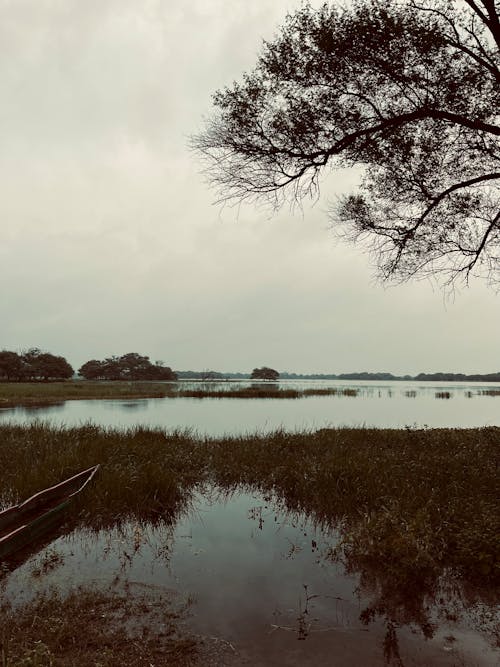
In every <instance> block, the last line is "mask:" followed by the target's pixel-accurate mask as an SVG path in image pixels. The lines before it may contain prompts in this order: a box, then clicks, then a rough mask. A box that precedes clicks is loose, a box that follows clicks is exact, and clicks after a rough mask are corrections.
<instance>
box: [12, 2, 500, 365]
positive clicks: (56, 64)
mask: <svg viewBox="0 0 500 667" xmlns="http://www.w3.org/2000/svg"><path fill="white" fill-rule="evenodd" d="M293 6H294V5H293V4H291V5H290V4H289V3H288V2H275V1H273V2H271V0H259V1H258V2H255V3H250V4H249V3H243V2H236V3H235V2H231V3H229V2H227V1H222V0H219V1H218V2H215V1H214V2H207V1H205V0H204V1H203V2H202V1H201V0H198V1H196V2H191V3H183V2H178V1H175V2H174V1H172V2H165V1H160V0H156V1H150V2H139V1H137V0H134V1H132V0H128V1H126V2H125V1H122V0H120V1H118V0H117V1H116V2H113V1H111V0H109V1H107V2H102V1H100V2H97V1H96V2H90V1H86V2H84V3H82V2H76V1H74V2H72V1H70V0H66V1H65V2H50V1H49V0H36V1H35V0H32V1H28V0H22V1H20V2H16V3H2V4H0V83H1V86H0V115H1V117H0V141H1V145H2V151H1V154H0V184H1V192H2V196H1V197H0V219H1V227H2V240H3V243H2V244H1V247H0V279H1V284H2V290H1V291H0V312H1V313H2V319H1V325H0V347H5V348H8V349H19V348H24V347H28V346H33V345H38V346H41V347H43V348H46V349H48V350H50V351H52V352H54V353H57V354H64V355H65V356H66V357H67V358H68V360H69V361H70V362H71V363H72V364H73V365H75V366H78V365H80V364H81V363H82V362H84V361H85V360H87V359H89V358H91V357H97V358H102V357H104V356H107V355H109V354H114V353H116V354H121V353H123V352H127V351H131V350H136V351H138V352H141V353H145V354H149V355H150V356H151V357H152V358H153V359H163V360H165V361H166V362H167V363H169V364H170V365H172V366H174V367H175V368H182V369H187V368H207V367H212V368H218V369H221V370H248V369H250V368H252V367H253V366H255V365H261V364H269V365H272V366H275V367H277V368H279V369H281V370H285V369H288V370H296V371H299V372H300V371H347V370H363V369H366V370H382V369H384V370H392V371H393V372H409V373H414V372H419V371H421V370H440V369H443V370H448V369H449V370H457V371H458V370H463V371H466V372H473V371H479V372H487V371H491V370H498V368H499V364H498V342H497V341H498V332H499V329H500V313H499V308H498V305H499V302H498V296H497V295H495V294H494V293H493V292H491V291H488V290H487V289H486V288H485V286H484V285H481V284H475V285H473V286H472V287H471V289H469V290H468V291H464V292H463V293H460V294H458V295H457V296H456V298H455V299H454V300H453V301H448V302H446V303H445V302H444V301H443V295H442V293H440V292H439V291H438V290H435V289H434V288H433V286H432V285H430V284H429V283H418V284H413V285H406V286H402V287H397V288H391V289H384V288H382V287H381V286H379V285H375V284H374V283H373V280H372V277H371V275H372V273H371V268H370V261H369V258H368V256H367V255H366V254H364V253H363V252H362V251H361V249H360V248H353V247H350V246H347V245H344V244H339V243H336V242H334V240H333V238H332V235H331V232H330V230H329V229H328V220H327V217H326V214H325V209H326V206H327V200H328V198H329V197H330V198H331V197H334V196H335V193H338V192H341V191H342V190H343V189H345V188H346V187H349V185H350V184H352V183H353V182H354V181H355V178H356V177H355V175H354V176H353V175H352V174H349V173H343V174H341V175H340V176H339V175H335V174H332V175H331V176H330V177H329V178H326V179H325V182H324V190H323V193H322V197H321V199H320V201H319V202H318V203H317V204H316V205H315V206H312V205H309V204H306V206H305V207H304V211H303V212H302V213H301V212H295V214H292V212H290V211H289V210H286V209H285V210H282V211H281V212H279V213H278V214H277V215H276V216H270V215H269V213H268V212H266V211H264V210H259V209H254V208H252V207H247V206H245V207H242V208H240V209H237V208H225V209H223V210H220V209H219V208H217V207H214V206H212V201H213V198H214V195H213V193H212V192H210V191H209V190H208V188H207V186H206V185H205V184H204V181H203V176H202V175H201V174H200V173H199V170H200V165H199V163H197V162H196V159H195V157H194V156H193V155H192V154H191V153H190V151H189V149H188V148H187V137H188V135H189V134H191V133H193V132H196V130H197V129H199V127H200V125H201V122H202V121H201V119H202V115H203V114H206V113H208V112H209V109H210V96H211V94H212V92H214V90H215V89H216V88H218V87H221V86H223V85H225V84H230V83H231V81H232V80H233V79H235V78H238V77H239V75H240V74H241V72H242V71H243V70H244V69H245V68H249V67H251V66H252V64H253V62H254V60H255V56H256V53H257V51H258V49H259V46H260V43H261V40H262V39H263V38H270V37H271V36H272V34H273V32H274V31H275V29H276V26H278V25H279V23H280V20H281V19H282V18H283V16H284V14H285V12H286V9H287V8H293Z"/></svg>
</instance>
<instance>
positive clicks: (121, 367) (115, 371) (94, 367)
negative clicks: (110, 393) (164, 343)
mask: <svg viewBox="0 0 500 667" xmlns="http://www.w3.org/2000/svg"><path fill="white" fill-rule="evenodd" d="M78 373H79V375H81V376H82V377H83V378H85V379H86V380H131V381H133V380H177V375H176V374H175V373H174V372H173V371H172V369H171V368H170V367H169V366H164V365H163V362H161V361H157V362H155V363H154V364H152V363H151V361H150V360H149V357H144V356H142V355H140V354H138V353H137V352H128V353H127V354H123V355H122V356H121V357H116V356H113V357H108V358H106V359H104V360H103V361H98V360H97V359H92V360H90V361H87V362H86V363H85V364H83V366H81V368H79V369H78Z"/></svg>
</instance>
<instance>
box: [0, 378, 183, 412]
mask: <svg viewBox="0 0 500 667" xmlns="http://www.w3.org/2000/svg"><path fill="white" fill-rule="evenodd" d="M171 392H172V385H170V384H166V383H161V382H104V381H102V382H88V381H84V380H78V381H71V380H69V381H67V382H0V408H1V407H11V406H16V405H30V404H36V405H43V404H51V403H57V402H59V401H70V400H76V399H86V400H92V399H113V398H115V399H121V398H130V399H134V398H162V397H164V396H167V395H169V394H170V393H171Z"/></svg>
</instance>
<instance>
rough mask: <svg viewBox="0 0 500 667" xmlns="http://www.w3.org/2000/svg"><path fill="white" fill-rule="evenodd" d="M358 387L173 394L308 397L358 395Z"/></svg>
mask: <svg viewBox="0 0 500 667" xmlns="http://www.w3.org/2000/svg"><path fill="white" fill-rule="evenodd" d="M358 394H359V390H358V389H351V388H349V387H346V388H345V389H338V388H328V387H318V388H314V387H313V388H310V389H281V388H279V387H266V386H255V387H240V388H237V389H186V390H180V391H178V392H177V394H173V396H181V397H183V398H288V399H296V398H307V397H309V396H353V397H355V396H358Z"/></svg>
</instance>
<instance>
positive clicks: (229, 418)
mask: <svg viewBox="0 0 500 667" xmlns="http://www.w3.org/2000/svg"><path fill="white" fill-rule="evenodd" d="M247 384H248V383H247ZM186 386H189V385H187V383H186V384H185V385H183V388H185V387H186ZM191 386H192V385H191ZM205 386H206V385H205ZM224 386H225V387H228V386H229V387H230V388H234V387H235V383H226V384H217V383H211V385H210V388H214V387H215V388H220V387H224ZM236 386H244V383H238V384H237V385H236ZM280 387H282V388H294V389H307V388H324V387H328V388H338V389H339V390H343V389H346V388H348V389H354V390H356V392H357V393H356V395H355V396H346V395H333V396H309V397H306V398H299V399H282V398H280V399H256V398H251V399H239V398H203V399H199V398H156V399H141V400H93V401H85V400H75V401H65V402H61V403H60V404H57V405H51V406H43V407H33V406H30V407H16V408H4V409H0V422H1V421H9V422H12V423H26V422H29V421H33V420H35V419H41V420H47V421H50V422H51V423H53V424H63V425H66V426H78V425H81V424H83V423H87V422H89V421H90V422H93V423H95V424H99V425H102V426H106V427H117V428H127V427H135V426H138V425H145V426H153V427H160V428H162V429H168V430H175V429H181V430H184V429H190V430H193V431H195V432H197V433H199V434H202V435H205V434H206V435H211V436H219V435H223V434H231V435H237V434H245V433H255V432H261V433H266V432H270V431H275V430H276V429H285V430H289V431H297V430H304V429H310V430H313V429H318V428H326V427H332V426H350V427H363V426H366V427H369V426H374V427H378V428H402V427H406V426H408V427H426V426H427V427H430V428H438V427H457V428H466V427H480V426H500V394H499V395H488V394H486V393H485V392H490V393H492V392H495V391H496V392H497V394H498V392H499V391H500V386H499V385H498V383H497V384H494V383H491V384H480V383H470V384H464V383H456V384H447V383H443V382H435V383H415V382H397V383H389V382H383V383H375V382H359V383H353V382H340V381H338V382H336V381H330V382H325V381H302V382H286V381H285V382H282V383H280ZM197 388H200V384H198V385H197Z"/></svg>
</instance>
